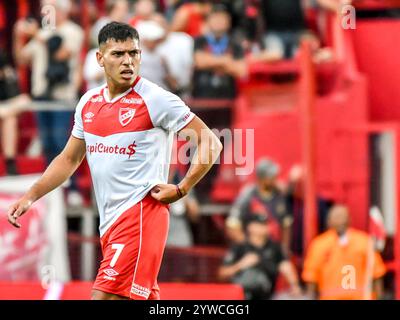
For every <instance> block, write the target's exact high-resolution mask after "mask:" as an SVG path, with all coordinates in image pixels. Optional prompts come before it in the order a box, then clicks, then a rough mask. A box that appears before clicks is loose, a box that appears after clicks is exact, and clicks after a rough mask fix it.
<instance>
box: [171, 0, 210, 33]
mask: <svg viewBox="0 0 400 320" xmlns="http://www.w3.org/2000/svg"><path fill="white" fill-rule="evenodd" d="M211 8H212V1H211V0H198V1H192V2H189V3H185V4H183V5H182V6H180V7H179V9H178V10H177V11H176V12H175V16H174V17H173V19H172V22H171V31H174V32H186V33H187V34H188V35H190V36H191V37H193V38H195V37H199V36H201V35H203V34H204V33H205V32H206V17H207V15H208V14H209V13H210V11H211Z"/></svg>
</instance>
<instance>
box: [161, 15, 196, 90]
mask: <svg viewBox="0 0 400 320" xmlns="http://www.w3.org/2000/svg"><path fill="white" fill-rule="evenodd" d="M161 26H162V27H163V28H164V31H165V37H164V41H163V42H162V43H161V44H160V46H159V47H158V48H157V50H158V52H159V53H160V54H161V56H162V57H163V58H164V60H165V62H166V64H167V67H168V70H169V72H170V74H171V76H172V77H173V78H174V79H175V80H176V87H175V88H171V89H172V91H173V93H175V94H178V95H179V96H180V97H183V96H188V95H189V94H190V85H191V80H192V71H193V47H194V42H193V39H192V37H190V36H189V35H188V34H186V33H184V32H170V30H169V26H168V23H167V22H166V20H165V19H164V20H162V24H161ZM176 48H179V50H176Z"/></svg>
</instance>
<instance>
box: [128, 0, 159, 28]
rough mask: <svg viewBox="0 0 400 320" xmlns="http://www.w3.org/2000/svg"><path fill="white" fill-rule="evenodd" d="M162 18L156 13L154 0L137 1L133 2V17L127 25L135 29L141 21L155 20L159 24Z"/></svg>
mask: <svg viewBox="0 0 400 320" xmlns="http://www.w3.org/2000/svg"><path fill="white" fill-rule="evenodd" d="M163 19H164V17H163V16H162V15H161V14H159V13H157V12H156V5H155V3H154V0H138V1H136V2H135V5H134V9H133V17H132V18H131V19H130V20H129V24H130V25H131V26H132V27H134V28H136V27H137V26H138V23H140V22H141V21H148V20H155V21H157V22H160V20H163Z"/></svg>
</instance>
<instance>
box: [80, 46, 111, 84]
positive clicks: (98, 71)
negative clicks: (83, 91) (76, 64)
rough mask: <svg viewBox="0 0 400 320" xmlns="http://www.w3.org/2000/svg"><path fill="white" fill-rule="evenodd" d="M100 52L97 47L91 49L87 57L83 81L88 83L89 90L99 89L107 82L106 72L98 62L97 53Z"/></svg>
mask: <svg viewBox="0 0 400 320" xmlns="http://www.w3.org/2000/svg"><path fill="white" fill-rule="evenodd" d="M98 50H99V49H98V48H97V46H96V47H94V48H92V49H90V50H89V51H88V53H87V54H86V57H85V62H84V65H83V79H84V80H85V81H86V85H87V90H90V89H93V88H97V87H99V86H101V85H102V84H103V83H105V82H106V79H105V76H104V70H103V68H102V67H100V65H99V63H98V62H97V58H96V52H97V51H98Z"/></svg>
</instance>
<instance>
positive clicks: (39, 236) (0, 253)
mask: <svg viewBox="0 0 400 320" xmlns="http://www.w3.org/2000/svg"><path fill="white" fill-rule="evenodd" d="M38 177H39V176H38V175H27V176H17V177H3V178H0V280H8V281H40V282H41V283H42V285H43V286H44V287H47V286H48V285H50V284H51V283H52V282H55V281H57V282H59V281H61V282H66V281H69V280H70V270H69V260H68V253H67V228H66V218H65V205H64V199H63V191H62V189H61V188H59V189H56V190H54V191H53V192H51V193H50V194H48V195H47V196H46V197H44V198H43V199H41V200H39V201H37V202H36V203H34V205H33V206H32V208H31V209H30V210H29V211H28V212H27V213H26V214H24V215H23V216H22V217H21V219H20V223H21V225H22V227H21V228H20V229H17V228H15V227H13V226H12V225H11V224H9V223H8V221H7V210H8V208H9V206H10V205H11V204H12V203H13V202H15V201H16V200H18V199H19V198H20V197H21V196H22V194H23V193H24V192H25V191H27V189H28V188H29V187H30V186H31V185H32V184H33V183H34V182H35V181H36V180H37V178H38Z"/></svg>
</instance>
